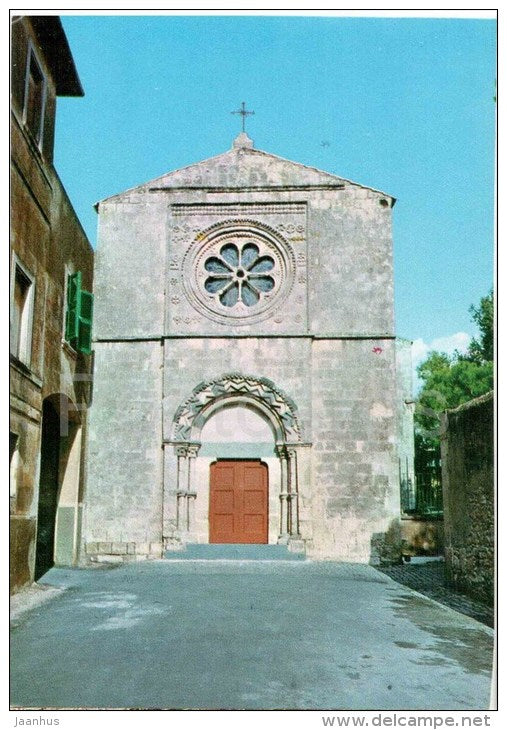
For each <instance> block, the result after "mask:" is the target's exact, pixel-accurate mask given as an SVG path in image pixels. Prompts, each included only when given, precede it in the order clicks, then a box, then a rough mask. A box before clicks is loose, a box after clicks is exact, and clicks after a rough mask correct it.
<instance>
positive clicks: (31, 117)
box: [24, 48, 46, 146]
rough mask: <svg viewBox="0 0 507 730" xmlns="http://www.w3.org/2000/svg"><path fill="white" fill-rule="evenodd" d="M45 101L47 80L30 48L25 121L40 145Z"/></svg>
mask: <svg viewBox="0 0 507 730" xmlns="http://www.w3.org/2000/svg"><path fill="white" fill-rule="evenodd" d="M45 101H46V80H45V78H44V74H43V73H42V70H41V67H40V65H39V63H38V61H37V59H36V57H35V54H34V52H33V49H32V48H30V52H29V54H28V65H27V73H26V82H25V103H24V121H25V124H26V126H27V127H28V129H29V130H30V133H31V135H32V137H33V138H34V140H35V142H37V144H38V145H39V146H40V144H41V143H42V134H43V130H44V106H45Z"/></svg>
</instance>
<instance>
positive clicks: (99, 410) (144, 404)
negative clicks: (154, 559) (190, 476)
mask: <svg viewBox="0 0 507 730" xmlns="http://www.w3.org/2000/svg"><path fill="white" fill-rule="evenodd" d="M95 362H96V370H97V372H99V373H100V377H99V378H96V380H95V384H94V386H95V387H94V397H93V405H92V408H91V410H90V421H89V438H88V464H89V471H88V480H87V485H88V486H87V506H86V512H85V529H84V540H85V544H86V553H87V554H88V556H90V555H96V554H98V553H102V554H107V555H115V554H117V555H122V554H126V553H127V552H132V554H133V553H134V552H141V553H142V554H149V553H155V554H158V555H160V551H161V546H160V539H161V515H162V419H161V405H160V404H161V399H162V370H161V367H162V346H161V344H160V342H157V341H154V342H129V343H97V345H96V349H95Z"/></svg>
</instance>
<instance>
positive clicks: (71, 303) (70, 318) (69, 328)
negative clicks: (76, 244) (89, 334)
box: [65, 271, 81, 344]
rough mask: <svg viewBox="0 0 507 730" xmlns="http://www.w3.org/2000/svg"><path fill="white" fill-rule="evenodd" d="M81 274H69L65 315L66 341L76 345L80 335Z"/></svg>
mask: <svg viewBox="0 0 507 730" xmlns="http://www.w3.org/2000/svg"><path fill="white" fill-rule="evenodd" d="M80 294H81V272H80V271H78V272H76V273H75V274H69V276H68V278H67V312H66V315H65V339H66V340H67V342H70V344H74V341H75V340H77V338H78V334H79V316H80V311H79V309H80V300H81V297H80Z"/></svg>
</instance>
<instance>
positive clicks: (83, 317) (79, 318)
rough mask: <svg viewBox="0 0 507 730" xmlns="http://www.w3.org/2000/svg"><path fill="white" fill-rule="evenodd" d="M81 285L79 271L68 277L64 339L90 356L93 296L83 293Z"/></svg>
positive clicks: (86, 292)
mask: <svg viewBox="0 0 507 730" xmlns="http://www.w3.org/2000/svg"><path fill="white" fill-rule="evenodd" d="M81 284H82V274H81V272H80V271H77V272H76V273H75V274H70V275H69V277H68V279H67V311H66V315H65V339H66V340H67V342H68V343H69V344H70V345H72V347H73V348H74V349H75V350H78V351H79V352H82V353H84V354H85V355H90V354H91V351H92V318H93V294H91V293H90V292H88V291H84V289H82V288H81Z"/></svg>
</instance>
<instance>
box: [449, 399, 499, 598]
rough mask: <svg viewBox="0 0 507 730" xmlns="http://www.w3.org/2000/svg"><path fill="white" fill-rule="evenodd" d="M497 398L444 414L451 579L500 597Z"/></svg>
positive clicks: (485, 595)
mask: <svg viewBox="0 0 507 730" xmlns="http://www.w3.org/2000/svg"><path fill="white" fill-rule="evenodd" d="M493 409H494V401H493V394H492V393H489V394H488V395H485V396H482V397H481V398H476V399H475V400H473V401H470V402H469V403H466V404H464V405H462V406H460V407H459V408H455V409H453V410H450V411H446V412H445V413H444V414H443V416H442V422H441V427H442V481H443V497H444V530H445V559H446V577H447V581H448V583H449V584H450V585H451V586H453V587H455V588H457V589H459V590H462V591H464V592H465V593H468V594H469V595H471V596H474V597H476V598H478V599H480V600H482V601H484V602H486V603H488V604H490V605H492V603H493V600H494V549H495V548H494V520H495V503H494V430H493V429H494V426H493V416H494V410H493Z"/></svg>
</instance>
